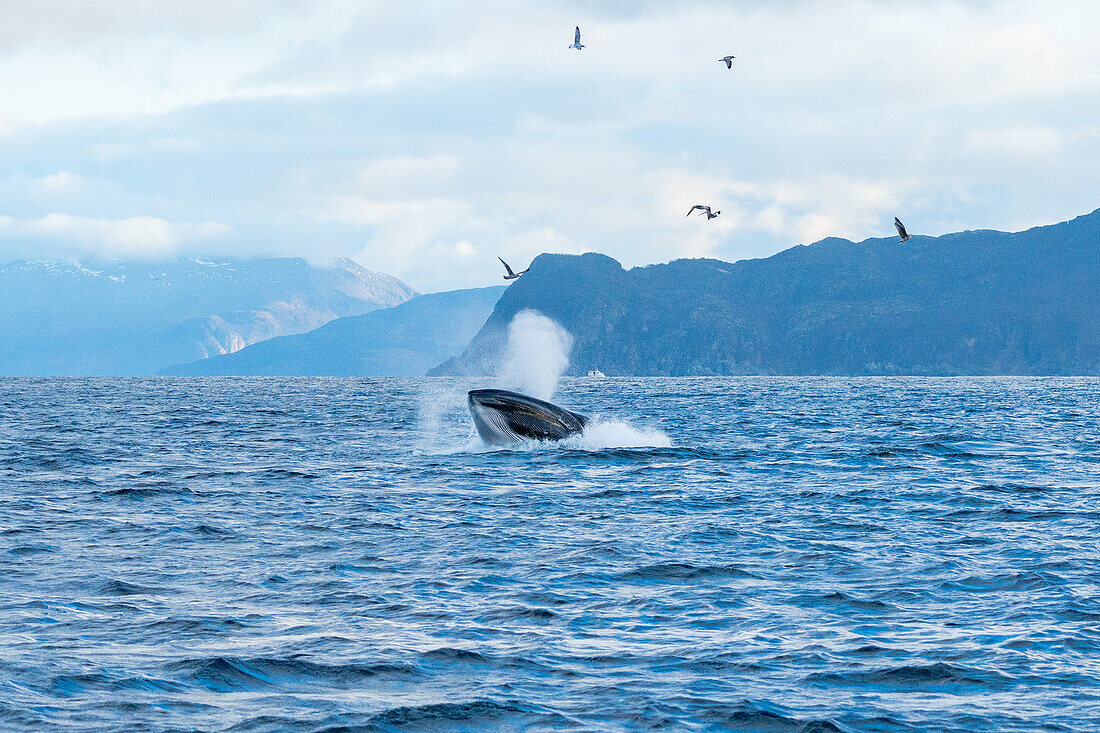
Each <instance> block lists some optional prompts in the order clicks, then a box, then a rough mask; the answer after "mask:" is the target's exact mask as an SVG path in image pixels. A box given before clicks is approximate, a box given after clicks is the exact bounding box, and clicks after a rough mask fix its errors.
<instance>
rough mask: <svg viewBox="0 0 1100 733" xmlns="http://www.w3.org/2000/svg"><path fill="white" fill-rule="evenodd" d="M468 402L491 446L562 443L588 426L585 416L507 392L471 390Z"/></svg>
mask: <svg viewBox="0 0 1100 733" xmlns="http://www.w3.org/2000/svg"><path fill="white" fill-rule="evenodd" d="M467 402H468V403H469V407H470V416H471V417H473V419H474V427H476V428H477V432H478V435H480V436H481V439H482V440H483V441H485V442H486V443H488V444H489V445H508V444H512V443H520V442H522V441H524V440H562V439H564V438H568V437H569V436H570V435H576V434H578V433H580V432H582V431H583V430H584V426H585V425H587V424H588V418H587V417H585V416H584V415H580V414H577V413H575V412H570V411H569V410H566V409H565V408H562V407H558V406H557V405H554V404H551V403H549V402H546V401H544V400H540V399H536V398H534V397H529V396H527V395H524V394H520V393H518V392H509V391H508V390H504V389H475V390H471V391H470V393H469V394H468V395H467Z"/></svg>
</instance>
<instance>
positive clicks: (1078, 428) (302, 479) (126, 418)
mask: <svg viewBox="0 0 1100 733" xmlns="http://www.w3.org/2000/svg"><path fill="white" fill-rule="evenodd" d="M471 386H485V385H481V384H479V385H474V384H471V383H467V382H462V381H454V380H427V379H425V380H374V379H362V380H358V379H207V380H201V379H196V380H188V379H80V380H69V379H5V380H2V381H0V728H2V729H5V730H8V729H11V730H18V729H43V730H47V729H48V730H66V729H68V730H100V731H109V730H119V731H122V730H126V731H130V730H219V731H220V730H229V731H269V730H270V731H276V730H278V731H282V730H295V731H296V730H301V731H314V730H379V731H390V730H468V731H483V730H509V731H510V730H600V731H604V730H639V729H647V728H649V729H686V730H754V731H836V730H841V731H924V730H927V731H944V730H950V731H964V730H965V731H970V730H999V731H1009V730H1019V731H1037V730H1049V731H1068V730H1097V729H1100V414H1098V413H1100V380H1097V379H778V378H777V379H764V378H760V379H751V378H746V379H717V378H715V379H606V380H595V379H593V380H589V379H576V380H565V381H564V382H563V383H562V384H561V385H560V387H559V390H558V393H557V395H556V398H555V399H556V401H557V402H559V403H560V404H563V405H564V406H567V407H570V408H573V409H576V410H578V411H581V412H585V413H588V414H593V415H599V416H601V421H600V423H599V424H598V425H597V427H596V428H594V429H593V431H592V432H591V434H588V435H586V436H584V437H583V438H580V439H576V440H573V441H570V442H569V443H567V444H565V445H525V446H520V447H519V448H517V449H512V450H488V449H486V448H484V447H483V446H480V445H479V444H478V443H477V441H476V440H475V439H474V437H473V435H474V434H473V431H472V428H471V425H470V422H469V418H468V416H467V414H466V411H465V405H464V390H465V389H466V388H468V387H471ZM624 445H625V446H627V447H623V446H624Z"/></svg>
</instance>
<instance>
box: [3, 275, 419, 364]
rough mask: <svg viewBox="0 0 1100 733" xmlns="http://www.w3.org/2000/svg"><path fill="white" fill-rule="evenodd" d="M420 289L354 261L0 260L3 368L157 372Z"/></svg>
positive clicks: (400, 299)
mask: <svg viewBox="0 0 1100 733" xmlns="http://www.w3.org/2000/svg"><path fill="white" fill-rule="evenodd" d="M415 295H416V293H415V292H414V291H412V290H411V289H410V288H409V287H408V286H406V285H405V284H403V283H402V282H400V281H399V280H397V279H395V278H392V277H390V276H388V275H382V274H379V273H373V272H370V271H369V270H365V269H363V268H362V267H360V266H359V265H357V264H356V263H354V262H352V261H351V260H341V261H339V262H337V263H336V265H335V266H333V267H329V268H316V267H311V266H310V265H309V264H308V263H306V262H305V260H300V259H283V258H280V259H249V260H219V261H217V262H211V261H207V260H202V259H180V260H175V261H171V262H159V263H150V262H97V263H84V264H83V265H81V264H74V263H60V262H41V261H23V262H13V263H9V264H6V265H0V323H2V324H3V328H2V330H0V374H24V375H43V374H60V375H125V374H152V373H155V372H156V371H157V370H158V369H160V368H163V367H165V366H167V365H169V364H176V363H180V362H184V361H190V360H193V359H198V358H202V357H205V356H209V355H212V354H220V353H226V352H230V351H234V350H236V349H240V348H242V347H244V346H246V345H248V344H251V343H255V342H257V341H261V340H263V339H267V338H271V337H273V336H279V335H283V334H290V333H299V332H302V331H307V330H310V329H313V328H316V327H317V326H320V325H321V324H323V323H326V322H328V321H330V320H332V319H333V318H337V317H340V316H346V315H356V314H361V313H365V312H367V311H370V310H373V309H376V308H380V307H388V306H392V305H396V304H398V303H402V302H404V301H406V300H408V299H409V298H411V297H413V296H415Z"/></svg>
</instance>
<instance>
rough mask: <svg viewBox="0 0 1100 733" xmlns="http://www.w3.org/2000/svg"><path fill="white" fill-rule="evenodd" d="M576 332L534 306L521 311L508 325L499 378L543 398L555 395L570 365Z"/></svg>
mask: <svg viewBox="0 0 1100 733" xmlns="http://www.w3.org/2000/svg"><path fill="white" fill-rule="evenodd" d="M572 348H573V336H572V335H570V333H569V332H568V331H566V330H565V329H564V328H562V327H561V326H560V325H558V323H557V322H556V321H554V320H552V319H550V318H547V317H546V316H544V315H542V314H541V313H539V312H537V311H533V310H523V311H520V312H519V313H517V314H516V315H515V316H514V317H513V318H512V322H511V323H510V324H509V325H508V344H507V346H506V347H505V349H504V358H503V360H502V362H501V369H500V373H499V374H498V381H499V382H500V383H501V384H502V385H505V386H507V387H509V388H510V389H515V390H516V391H518V392H522V393H524V394H528V395H531V396H532V397H536V398H538V399H540V400H548V399H550V398H551V397H553V396H554V391H555V390H556V389H557V388H558V380H559V379H561V375H562V374H564V373H565V370H566V369H568V368H569V351H570V350H571V349H572Z"/></svg>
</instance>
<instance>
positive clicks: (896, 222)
mask: <svg viewBox="0 0 1100 733" xmlns="http://www.w3.org/2000/svg"><path fill="white" fill-rule="evenodd" d="M894 228H895V229H897V230H898V236H899V237H901V238H902V239H903V240H904V239H908V238H909V233H908V232H906V231H905V225H904V224H902V223H901V219H899V218H897V217H896V216H895V217H894Z"/></svg>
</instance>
